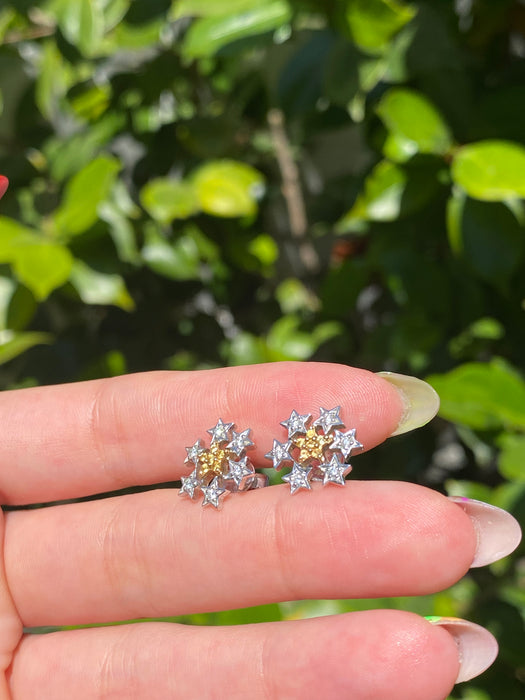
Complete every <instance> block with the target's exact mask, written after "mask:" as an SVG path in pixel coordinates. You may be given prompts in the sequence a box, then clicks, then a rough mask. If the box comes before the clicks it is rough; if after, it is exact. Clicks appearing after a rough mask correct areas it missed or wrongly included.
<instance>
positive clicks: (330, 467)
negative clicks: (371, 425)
mask: <svg viewBox="0 0 525 700" xmlns="http://www.w3.org/2000/svg"><path fill="white" fill-rule="evenodd" d="M340 411H341V407H340V406H336V407H335V408H329V409H327V408H322V407H321V408H320V409H319V417H318V418H316V419H315V420H313V421H312V416H311V414H309V413H307V414H304V415H302V414H300V413H298V412H297V411H295V410H293V411H292V412H291V414H290V417H289V418H288V420H284V421H282V422H281V425H282V426H283V427H284V428H286V429H287V431H288V440H286V442H279V441H278V440H274V441H273V448H272V449H271V450H270V452H268V453H267V454H266V455H265V457H266V458H267V459H271V460H272V462H273V467H274V469H276V470H279V469H281V468H282V467H291V471H289V472H288V474H285V475H284V476H283V477H282V479H283V481H286V482H287V483H288V484H289V485H290V492H291V493H292V494H293V493H296V492H297V491H299V490H300V489H305V490H311V488H312V481H321V482H322V483H323V485H325V486H326V485H327V484H335V485H336V486H344V485H345V477H346V476H347V475H348V474H349V473H350V472H351V471H352V467H351V465H350V464H349V462H348V460H349V458H350V455H351V454H352V453H354V452H356V451H358V450H362V449H363V445H362V444H361V443H360V442H359V440H358V439H357V438H356V436H355V434H356V429H355V428H352V429H351V430H346V428H345V425H344V423H343V421H342V420H341V417H340V415H339V412H340Z"/></svg>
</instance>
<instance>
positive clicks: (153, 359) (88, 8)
mask: <svg viewBox="0 0 525 700" xmlns="http://www.w3.org/2000/svg"><path fill="white" fill-rule="evenodd" d="M0 41H1V47H0V172H1V173H4V174H5V175H7V176H8V177H9V178H10V181H11V187H10V189H9V190H8V192H7V194H6V195H5V197H4V199H3V200H2V205H1V212H0V362H1V367H0V381H1V384H2V386H3V387H4V388H13V387H20V386H30V385H34V384H40V383H53V382H64V381H72V380H81V379H87V378H93V377H101V376H112V375H117V374H121V373H124V372H131V371H138V370H149V369H155V368H170V369H196V368H203V367H215V366H220V365H225V364H229V365H236V364H245V363H252V362H271V361H275V360H284V359H294V360H309V359H316V360H324V361H331V362H332V361H333V362H342V363H347V364H352V365H357V366H363V367H367V368H369V369H372V370H379V369H390V370H394V371H401V372H408V373H413V374H416V375H418V376H422V377H427V378H430V381H431V382H432V383H433V385H434V386H435V387H436V389H437V390H438V391H439V393H440V395H441V398H442V408H441V413H440V416H441V417H440V418H439V419H437V420H436V421H434V422H433V423H432V424H431V425H430V426H428V427H427V428H426V429H424V430H421V431H418V432H417V433H415V434H413V435H410V436H407V437H400V438H396V439H395V440H391V441H389V443H388V446H387V447H383V448H379V449H377V450H374V454H373V455H363V456H362V457H360V458H359V462H360V464H359V466H360V475H362V474H367V473H369V474H370V477H371V478H395V479H405V480H410V481H416V482H418V483H422V484H426V485H428V486H431V487H432V488H436V489H439V490H442V491H444V492H447V493H449V494H454V495H467V496H471V497H475V498H480V499H483V500H486V501H488V502H490V503H494V504H496V505H499V506H502V507H504V508H507V509H509V510H510V511H511V512H513V513H514V514H515V515H516V516H517V517H518V518H519V519H520V520H521V521H522V522H523V521H525V518H524V513H525V459H524V458H525V381H524V378H523V377H524V371H525V355H524V352H523V347H524V345H525V324H524V320H525V319H524V313H525V275H524V257H525V236H524V220H525V210H524V202H523V199H524V198H525V119H524V114H525V81H524V78H525V63H524V57H525V5H524V3H523V2H520V1H517V0H500V1H499V2H491V1H490V0H457V1H456V2H444V1H443V0H426V1H425V0H414V1H413V2H411V3H410V4H408V3H405V2H400V1H399V0H302V1H299V0H297V1H296V0H229V1H228V2H226V0H179V1H178V2H177V1H174V2H170V1H169V0H135V1H134V2H131V1H130V0H76V2H69V1H68V0H48V1H47V2H41V3H38V5H37V4H35V3H34V2H32V0H17V1H16V2H4V3H3V4H2V6H1V8H0ZM524 583H525V559H524V558H523V548H521V551H518V552H517V553H516V554H515V555H514V556H512V557H509V558H507V559H506V560H504V561H503V562H499V563H497V564H494V565H492V566H491V567H488V568H485V569H482V570H474V571H472V572H471V573H470V574H469V575H468V576H467V577H466V578H464V579H463V580H462V581H461V582H460V583H458V584H457V585H456V586H454V587H453V588H452V589H450V590H447V591H444V592H442V593H439V594H437V595H434V596H429V597H426V598H418V599H404V600H381V601H336V602H334V601H315V602H313V601H309V602H299V603H288V604H283V605H272V606H265V607H262V608H256V609H251V610H243V611H233V612H225V613H218V614H214V615H200V616H194V617H192V618H189V619H187V620H186V619H185V621H188V622H192V623H196V624H209V623H222V624H231V623H238V622H251V621H257V620H268V619H282V618H291V617H298V616H302V617H305V616H310V615H319V614H326V613H333V612H339V611H348V610H356V609H362V608H369V607H377V606H385V607H401V608H403V609H409V610H414V611H415V612H418V613H421V614H436V615H456V616H460V617H467V618H469V619H472V620H474V621H477V622H479V623H481V624H483V625H485V626H487V627H488V628H489V629H491V630H492V631H493V632H494V633H495V634H496V635H497V636H498V639H499V641H500V645H501V653H500V656H499V659H498V661H497V663H496V664H495V665H494V667H493V668H492V669H491V670H490V671H489V672H487V673H486V674H484V675H483V676H482V677H481V678H479V679H476V680H474V681H472V682H471V683H468V684H466V685H463V686H461V687H459V688H458V689H457V690H455V691H454V695H453V697H454V698H455V699H456V700H459V699H460V698H462V699H463V700H489V699H494V700H501V699H502V698H505V700H514V699H518V698H523V696H524V695H523V693H524V689H525V661H524V655H523V650H524V649H525V626H524V620H525V587H524Z"/></svg>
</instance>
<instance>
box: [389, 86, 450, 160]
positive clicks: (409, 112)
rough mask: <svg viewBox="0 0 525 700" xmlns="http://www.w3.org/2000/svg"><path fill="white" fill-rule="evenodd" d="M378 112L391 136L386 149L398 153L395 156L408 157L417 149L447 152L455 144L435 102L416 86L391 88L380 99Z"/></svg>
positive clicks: (421, 151)
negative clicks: (417, 90) (421, 92)
mask: <svg viewBox="0 0 525 700" xmlns="http://www.w3.org/2000/svg"><path fill="white" fill-rule="evenodd" d="M377 113H378V114H379V116H380V117H381V119H382V120H383V122H384V124H385V126H386V128H387V129H388V130H389V132H390V137H391V139H392V142H391V143H390V145H389V141H387V144H386V146H385V149H386V151H390V152H389V153H388V155H390V157H392V154H394V155H397V156H398V157H397V158H396V160H399V161H402V160H407V159H408V158H409V157H410V156H412V155H414V154H415V153H435V154H437V155H444V154H445V153H447V151H449V149H450V147H451V146H452V136H451V134H450V131H449V128H448V126H447V124H446V123H445V121H444V120H443V118H442V117H441V115H440V114H439V112H438V111H437V109H436V108H435V107H434V105H433V104H432V103H431V102H430V101H429V100H427V98H426V97H424V96H423V95H421V94H420V93H418V92H416V91H415V90H409V89H407V88H393V89H391V90H389V91H388V92H387V93H386V94H385V95H384V96H383V98H382V99H381V101H380V102H379V105H378V106H377ZM392 137H393V138H392ZM394 144H395V148H394ZM400 154H401V155H400Z"/></svg>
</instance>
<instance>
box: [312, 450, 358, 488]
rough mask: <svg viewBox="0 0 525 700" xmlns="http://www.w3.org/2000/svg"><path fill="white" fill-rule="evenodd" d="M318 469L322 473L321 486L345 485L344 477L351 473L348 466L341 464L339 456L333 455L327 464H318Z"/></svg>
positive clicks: (350, 468)
mask: <svg viewBox="0 0 525 700" xmlns="http://www.w3.org/2000/svg"><path fill="white" fill-rule="evenodd" d="M319 469H320V470H321V471H322V472H323V484H324V485H326V484H329V483H330V484H338V485H339V486H344V485H345V476H346V475H347V474H349V473H350V472H351V471H352V467H351V466H350V465H349V464H345V463H344V462H341V458H340V457H339V455H333V456H332V459H331V460H330V462H329V463H328V464H320V465H319Z"/></svg>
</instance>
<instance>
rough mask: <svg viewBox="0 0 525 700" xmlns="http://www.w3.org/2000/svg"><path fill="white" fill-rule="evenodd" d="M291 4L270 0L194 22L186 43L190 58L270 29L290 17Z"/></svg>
mask: <svg viewBox="0 0 525 700" xmlns="http://www.w3.org/2000/svg"><path fill="white" fill-rule="evenodd" d="M291 16H292V13H291V10H290V6H289V4H288V2H286V1H285V0H267V1H266V2H264V3H261V4H258V5H257V6H255V7H251V8H249V9H247V10H245V11H243V12H233V13H231V14H223V15H221V16H218V17H215V16H213V17H204V18H203V19H198V20H196V21H195V22H193V24H192V25H191V27H190V29H189V30H188V32H187V34H186V36H185V38H184V42H183V45H182V52H183V54H184V56H186V58H190V59H191V58H203V57H205V56H213V54H215V53H216V52H217V51H218V50H219V49H221V48H222V47H224V46H226V45H227V44H230V43H231V42H233V41H237V40H238V39H245V38H247V37H250V36H255V35H257V34H263V33H265V32H270V31H273V30H275V29H277V28H278V27H281V26H282V25H283V24H286V23H288V22H289V21H290V19H291Z"/></svg>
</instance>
